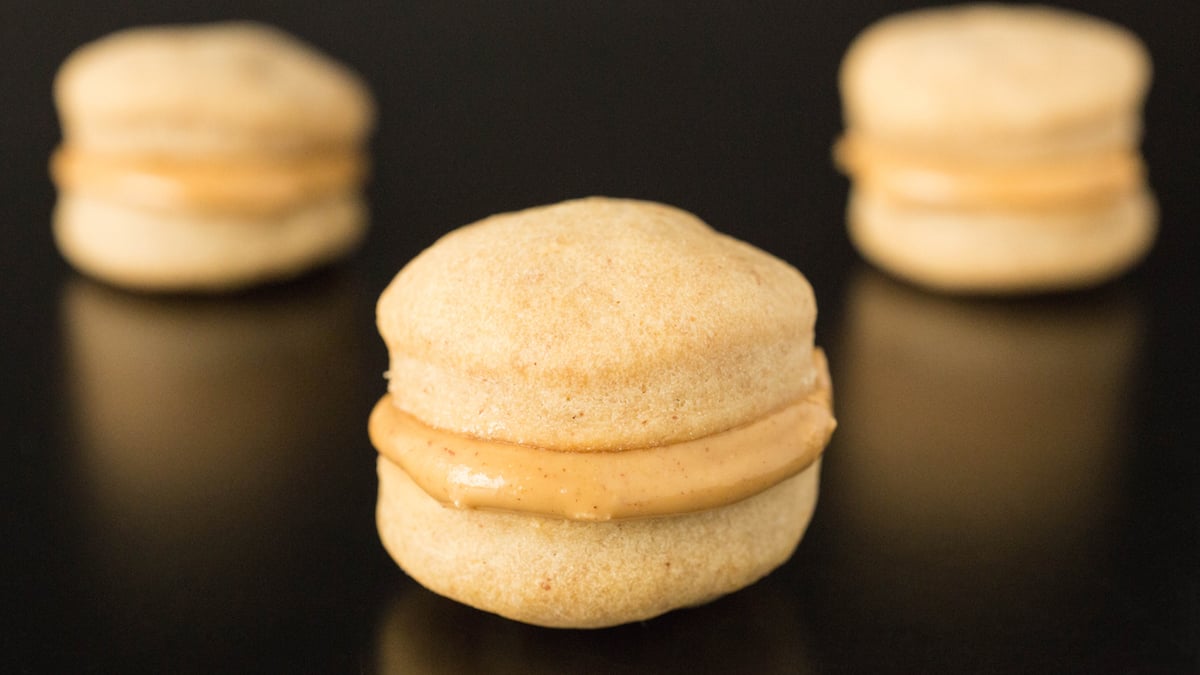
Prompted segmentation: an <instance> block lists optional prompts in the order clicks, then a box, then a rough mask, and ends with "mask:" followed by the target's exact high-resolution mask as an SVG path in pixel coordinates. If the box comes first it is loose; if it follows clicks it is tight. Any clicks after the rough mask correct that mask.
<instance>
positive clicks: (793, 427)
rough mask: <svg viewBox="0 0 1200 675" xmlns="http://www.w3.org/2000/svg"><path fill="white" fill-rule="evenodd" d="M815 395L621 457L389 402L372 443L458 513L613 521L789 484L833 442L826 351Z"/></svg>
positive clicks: (379, 411)
mask: <svg viewBox="0 0 1200 675" xmlns="http://www.w3.org/2000/svg"><path fill="white" fill-rule="evenodd" d="M813 361H814V363H813V366H814V368H815V369H816V371H817V373H818V374H817V378H816V384H815V386H814V388H813V389H812V390H811V391H810V392H809V393H808V395H806V396H805V397H804V398H802V399H801V400H799V401H796V402H795V403H792V404H791V405H788V406H787V407H785V408H783V409H781V410H779V411H776V412H775V413H772V414H770V415H768V416H766V417H764V418H762V419H759V420H756V421H754V422H751V423H749V424H746V425H744V426H740V427H737V428H734V429H730V430H728V431H724V432H720V433H716V434H712V435H709V436H705V437H702V438H697V439H694V440H690V441H684V442H681V443H672V444H669V445H663V446H657V447H648V448H637V449H632V450H622V451H614V452H567V451H558V450H553V449H549V448H539V447H532V446H525V445H516V444H511V443H503V442H496V441H486V440H482V439H478V438H473V437H468V436H463V435H459V434H454V433H450V432H447V431H442V430H439V429H434V428H432V427H429V426H426V425H425V424H423V423H421V422H420V421H419V420H417V419H416V418H414V417H412V416H410V415H408V414H407V413H405V412H403V411H402V410H400V409H399V408H397V407H396V406H395V405H393V403H392V399H391V395H390V394H388V395H385V396H384V397H383V398H382V399H381V400H380V401H379V403H378V404H376V406H375V409H374V410H373V411H372V413H371V419H370V423H369V430H370V435H371V440H372V442H373V443H374V445H375V447H376V448H377V449H378V450H379V452H380V453H381V454H383V455H384V456H386V457H387V458H388V459H389V460H391V461H392V462H393V463H395V464H396V465H397V466H400V467H401V468H403V469H404V470H405V471H406V472H407V473H408V474H409V476H411V477H412V479H413V481H414V482H415V483H416V484H417V485H419V486H421V489H423V490H424V491H425V492H426V493H428V494H429V495H430V496H431V497H433V498H434V499H436V500H438V501H440V502H442V503H445V504H448V505H452V506H455V507H459V508H480V509H496V510H504V511H517V512H526V513H536V514H540V515H547V516H554V517H560V518H568V519H572V520H592V521H602V520H612V519H619V518H642V517H651V516H664V515H673V514H680V513H690V512H694V511H701V510H704V509H710V508H715V507H719V506H725V505H727V504H732V503H734V502H736V501H739V500H742V499H745V498H747V497H750V496H752V495H754V494H757V493H759V492H762V491H763V490H765V489H767V488H769V487H771V486H773V485H775V484H777V483H779V482H781V481H783V480H784V479H786V478H789V477H791V476H793V475H795V474H797V473H799V472H800V471H802V470H804V469H805V468H807V467H808V466H809V465H811V464H812V463H813V462H814V461H816V460H817V459H818V458H819V457H820V456H821V452H822V451H823V450H824V448H825V445H826V444H827V443H828V442H829V438H830V436H831V435H832V434H833V430H834V427H835V426H836V424H837V423H836V421H835V420H834V418H833V392H832V387H831V384H830V379H829V370H828V366H827V364H826V361H825V356H824V353H823V352H821V350H819V349H816V350H814V358H813Z"/></svg>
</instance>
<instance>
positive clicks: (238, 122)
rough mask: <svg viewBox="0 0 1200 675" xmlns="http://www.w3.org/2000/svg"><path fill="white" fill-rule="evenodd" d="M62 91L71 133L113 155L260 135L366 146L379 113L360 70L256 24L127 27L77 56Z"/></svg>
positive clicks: (59, 83)
mask: <svg viewBox="0 0 1200 675" xmlns="http://www.w3.org/2000/svg"><path fill="white" fill-rule="evenodd" d="M55 94H56V99H57V103H58V106H59V112H60V115H61V116H62V121H63V133H64V136H65V137H67V138H68V139H70V140H72V142H76V143H80V142H82V143H85V144H88V145H97V146H100V147H101V148H102V149H104V150H109V151H120V150H124V149H126V148H122V147H119V146H120V145H121V144H122V143H126V144H134V145H138V144H143V145H145V144H149V145H153V144H154V143H156V142H160V143H162V144H170V143H172V142H173V141H176V140H178V141H179V142H180V144H181V145H183V146H185V147H183V148H182V149H183V150H185V151H187V150H195V149H197V148H196V147H191V146H199V145H202V144H204V143H210V144H212V145H214V146H216V147H217V149H218V150H220V149H224V147H223V146H224V145H228V144H233V143H235V142H253V141H254V139H255V138H258V139H259V141H260V142H263V143H268V142H275V141H280V139H282V141H280V142H283V143H296V142H300V143H303V144H312V145H322V144H325V145H337V144H343V143H357V142H359V141H361V139H362V138H363V137H364V136H365V134H366V133H367V132H368V131H369V129H370V127H371V126H372V124H373V123H374V116H375V109H374V102H373V100H372V98H371V95H370V92H369V91H368V89H367V86H366V85H365V83H364V82H363V81H362V79H361V78H360V77H359V76H358V75H357V74H355V73H354V72H352V71H351V70H350V69H349V68H347V67H345V66H344V65H342V64H340V63H338V62H336V61H334V60H333V59H331V58H329V57H327V56H325V55H324V54H322V53H320V52H318V51H317V50H316V49H314V48H313V47H311V46H309V45H307V44H305V43H303V42H301V41H300V40H298V39H296V38H295V37H292V36H291V35H288V34H287V33H285V32H283V31H281V30H279V29H276V28H273V27H270V26H266V25H263V24H258V23H251V22H229V23H213V24H197V25H177V26H151V27H141V28H132V29H127V30H123V31H118V32H116V33H113V34H111V35H108V36H105V37H103V38H101V39H99V40H96V41H95V42H92V43H89V44H86V45H84V46H82V47H80V48H79V49H77V50H76V51H75V52H74V53H73V54H72V55H71V56H70V57H68V59H67V60H66V62H65V63H64V64H63V66H62V68H61V69H60V70H59V74H58V77H57V79H56V82H55ZM197 139H200V140H197ZM129 149H130V150H132V151H143V150H145V148H142V147H134V148H129ZM199 149H204V148H199Z"/></svg>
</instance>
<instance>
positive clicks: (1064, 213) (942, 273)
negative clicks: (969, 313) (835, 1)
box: [834, 4, 1157, 293]
mask: <svg viewBox="0 0 1200 675" xmlns="http://www.w3.org/2000/svg"><path fill="white" fill-rule="evenodd" d="M1150 72H1151V66H1150V60H1149V57H1148V55H1147V52H1146V50H1145V48H1144V47H1143V46H1142V44H1141V42H1140V41H1139V40H1138V39H1137V38H1136V36H1134V35H1133V34H1132V33H1130V32H1129V31H1127V30H1125V29H1123V28H1120V27H1118V26H1115V25H1113V24H1111V23H1108V22H1106V21H1103V20H1101V19H1097V18H1094V17H1089V16H1086V15H1083V14H1079V13H1076V12H1070V11H1066V10H1060V9H1055V8H1050V7H1041V6H1029V5H1020V6H1018V5H993V4H980V5H957V6H951V7H941V8H932V9H925V10H918V11H914V12H908V13H903V14H898V15H895V16H892V17H888V18H885V19H883V20H881V21H879V22H878V23H876V24H874V25H873V26H871V27H869V28H868V29H866V30H865V31H863V33H862V34H861V35H859V36H858V37H857V38H856V39H855V41H854V43H853V44H852V45H851V46H850V48H849V49H848V51H847V53H846V56H845V59H844V60H843V62H842V68H841V72H840V84H841V92H842V101H843V111H844V116H845V121H846V132H845V135H844V136H843V137H842V139H840V140H839V142H838V143H837V145H836V147H835V153H834V154H835V159H836V161H837V164H838V165H839V166H840V167H841V169H842V170H843V171H845V172H846V173H847V175H849V176H850V178H851V180H852V182H853V190H852V196H851V200H850V201H851V203H850V206H849V214H848V220H849V231H850V237H851V240H852V241H853V243H854V244H855V246H856V247H857V248H858V249H859V250H860V252H862V253H863V255H864V256H865V257H866V258H868V259H869V260H871V261H872V262H874V263H875V264H876V265H878V266H880V267H881V268H883V269H885V270H887V271H889V272H891V273H893V274H895V275H897V276H900V277H903V278H905V279H907V280H909V281H913V282H915V283H918V284H922V285H926V286H931V287H935V288H938V289H939V290H945V291H963V292H983V293H1025V292H1040V291H1049V290H1060V289H1070V288H1077V287H1082V286H1089V285H1094V284H1097V283H1101V282H1103V281H1105V280H1107V279H1110V278H1112V277H1114V276H1116V275H1119V274H1121V273H1123V272H1125V271H1126V270H1128V269H1129V268H1130V267H1132V266H1133V265H1134V264H1136V263H1137V262H1138V261H1139V260H1141V258H1142V257H1143V256H1144V255H1145V253H1146V251H1147V250H1148V249H1149V247H1150V245H1151V244H1152V243H1153V240H1154V236H1155V233H1156V228H1157V222H1156V209H1155V208H1154V206H1153V198H1152V196H1151V195H1150V192H1149V188H1148V187H1147V185H1146V178H1145V169H1144V167H1143V165H1142V160H1141V157H1140V155H1139V154H1138V147H1137V146H1138V143H1139V142H1140V139H1141V127H1142V120H1141V106H1142V102H1143V99H1144V97H1145V94H1146V91H1147V88H1148V86H1149V82H1150Z"/></svg>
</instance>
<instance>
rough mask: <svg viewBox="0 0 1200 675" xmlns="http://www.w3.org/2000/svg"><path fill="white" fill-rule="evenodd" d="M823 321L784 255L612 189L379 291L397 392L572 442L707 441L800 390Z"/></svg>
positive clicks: (419, 413) (459, 418) (530, 215)
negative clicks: (610, 194) (609, 194)
mask: <svg viewBox="0 0 1200 675" xmlns="http://www.w3.org/2000/svg"><path fill="white" fill-rule="evenodd" d="M815 318H816V305H815V300H814V298H813V294H812V290H811V288H810V287H809V285H808V282H807V281H806V280H805V279H804V277H803V276H802V275H801V274H800V273H799V272H798V271H796V270H795V269H794V268H792V267H791V266H789V265H788V264H786V263H784V262H783V261H781V260H779V259H777V258H774V257H772V256H770V255H768V254H766V253H764V252H762V251H760V250H758V249H756V248H754V247H752V246H750V245H748V244H745V243H743V242H740V241H737V240H735V239H732V238H730V237H727V236H724V235H721V234H719V233H717V232H715V231H714V230H712V229H711V228H709V227H708V226H707V225H705V224H704V223H703V222H701V221H700V220H699V219H697V218H696V217H695V216H693V215H691V214H689V213H686V212H684V211H681V210H679V209H676V208H673V207H670V206H665V205H662V204H655V203H651V202H642V201H633V200H619V199H608V198H589V199H581V200H575V201H569V202H564V203H561V204H555V205H551V206H545V207H539V208H533V209H529V210H526V211H520V212H515V213H506V214H501V215H497V216H492V217H490V218H487V219H484V220H482V221H480V222H478V223H475V224H473V225H469V226H466V227H463V228H460V229H458V230H456V231H454V232H452V233H450V234H448V235H446V236H445V237H443V238H442V239H440V240H439V241H438V242H437V243H435V244H434V245H433V246H431V247H430V248H428V249H426V250H425V251H424V252H422V253H421V254H420V255H419V256H417V257H416V258H415V259H413V260H412V261H411V262H410V263H409V264H408V265H407V266H405V268H404V269H403V270H401V272H400V273H399V274H398V275H397V276H396V278H395V279H394V280H393V281H392V283H391V284H390V285H389V286H388V288H387V289H386V290H385V291H384V293H383V295H382V296H381V298H380V300H379V305H378V322H379V329H380V333H381V334H382V336H383V339H384V341H385V342H386V343H387V346H388V349H389V352H390V355H391V369H390V385H389V389H390V390H391V392H392V394H393V398H394V400H395V402H396V405H398V406H399V407H400V408H402V409H404V410H406V411H408V412H409V413H411V414H413V415H414V416H416V417H417V418H418V419H421V420H422V421H424V422H425V423H427V424H429V425H431V426H435V427H438V428H442V429H446V430H449V431H453V432H456V433H464V434H468V435H472V436H477V437H482V438H489V439H493V440H503V441H510V442H517V443H526V444H532V445H538V446H543V447H548V448H555V449H567V450H599V449H626V448H633V447H646V446H652V445H659V444H664V443H670V442H676V441H680V440H685V439H690V438H697V437H700V436H704V435H707V434H710V433H715V432H717V431H723V430H726V429H729V428H732V427H734V426H738V425H741V424H745V423H748V422H750V421H753V420H755V419H758V418H759V417H762V416H763V415H766V414H768V413H770V412H773V411H775V410H778V409H779V408H781V407H783V406H785V405H787V404H788V403H791V402H793V401H795V400H797V399H798V398H799V397H800V396H802V395H804V394H805V393H806V392H807V391H808V390H809V389H810V388H811V387H812V385H813V381H814V377H815V373H814V369H813V357H812V351H813V324H814V321H815Z"/></svg>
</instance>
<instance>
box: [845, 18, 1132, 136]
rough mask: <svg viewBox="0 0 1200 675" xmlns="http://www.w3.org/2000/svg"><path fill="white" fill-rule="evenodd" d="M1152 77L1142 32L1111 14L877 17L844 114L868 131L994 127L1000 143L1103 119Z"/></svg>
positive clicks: (948, 132) (855, 66)
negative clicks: (1135, 31) (1114, 20)
mask: <svg viewBox="0 0 1200 675" xmlns="http://www.w3.org/2000/svg"><path fill="white" fill-rule="evenodd" d="M1149 78H1150V60H1149V56H1148V54H1147V52H1146V50H1145V48H1144V47H1143V45H1142V43H1141V42H1140V41H1139V40H1138V39H1137V37H1136V36H1134V35H1133V34H1132V33H1130V32H1129V31H1127V30H1125V29H1123V28H1120V27H1118V26H1116V25H1114V24H1111V23H1109V22H1107V21H1104V20H1101V19H1098V18H1094V17H1090V16H1086V15H1083V14H1079V13H1075V12H1069V11H1066V10H1059V9H1054V8H1050V7H1040V6H1005V5H990V4H981V5H958V6H951V7H942V8H932V9H926V10H918V11H914V12H908V13H904V14H898V15H895V16H892V17H888V18H886V19H883V20H881V21H879V22H878V23H876V24H874V25H873V26H871V27H869V28H868V29H867V30H865V31H864V32H863V33H862V34H861V35H860V36H859V37H858V38H857V39H856V40H855V41H854V43H853V44H852V45H851V47H850V49H849V50H848V52H847V54H846V57H845V59H844V61H843V63H842V70H841V87H842V94H843V99H844V105H845V115H846V123H847V125H848V126H850V127H854V128H857V129H859V130H861V131H864V132H865V133H868V134H871V135H873V136H877V137H881V138H889V139H896V140H912V139H913V138H917V139H920V138H945V137H955V136H973V135H998V136H999V138H997V139H995V140H997V141H999V142H1001V143H1003V142H1005V140H1006V139H1005V136H1011V135H1016V136H1020V135H1022V134H1027V133H1031V132H1032V133H1039V132H1047V131H1048V132H1052V133H1058V132H1063V131H1068V132H1069V131H1070V128H1071V127H1074V126H1082V127H1091V126H1095V127H1097V128H1107V127H1108V126H1111V125H1113V124H1114V122H1113V120H1112V119H1111V118H1113V117H1120V116H1124V115H1128V114H1129V113H1131V112H1132V111H1134V110H1136V109H1137V108H1138V107H1139V106H1140V104H1141V101H1142V99H1143V97H1144V95H1145V92H1146V88H1147V87H1148V84H1149ZM1123 126H1130V125H1129V124H1124V125H1123ZM1132 126H1134V127H1135V129H1134V132H1136V125H1132ZM1085 132H1086V130H1085Z"/></svg>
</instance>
